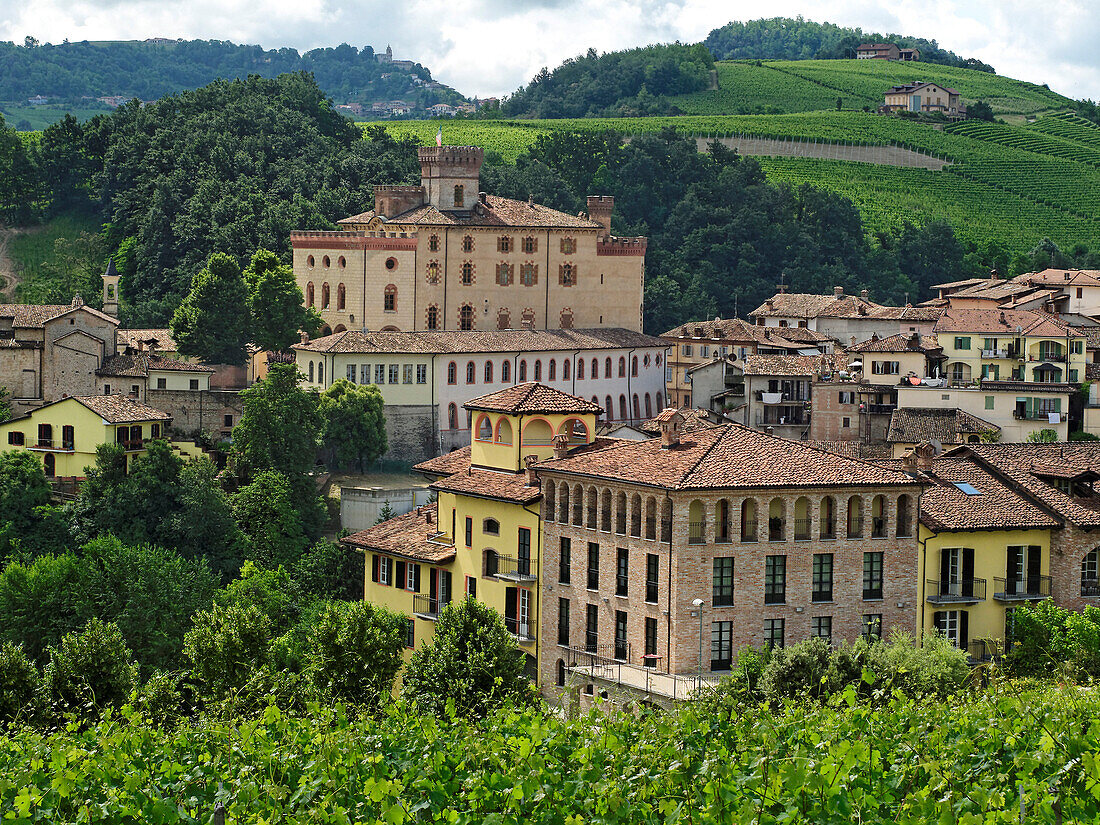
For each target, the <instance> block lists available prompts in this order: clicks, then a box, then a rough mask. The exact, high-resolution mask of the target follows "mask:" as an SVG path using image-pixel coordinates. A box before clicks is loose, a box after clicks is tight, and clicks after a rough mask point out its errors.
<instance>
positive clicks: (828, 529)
mask: <svg viewBox="0 0 1100 825" xmlns="http://www.w3.org/2000/svg"><path fill="white" fill-rule="evenodd" d="M818 518H819V522H820V526H821V530H820V533H821V538H823V539H835V538H836V500H835V499H834V498H833V497H832V496H825V497H824V498H823V499H821V507H820V508H819V513H818Z"/></svg>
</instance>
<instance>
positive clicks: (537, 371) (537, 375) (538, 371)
mask: <svg viewBox="0 0 1100 825" xmlns="http://www.w3.org/2000/svg"><path fill="white" fill-rule="evenodd" d="M535 380H536V381H541V380H542V361H541V360H540V359H538V358H536V359H535Z"/></svg>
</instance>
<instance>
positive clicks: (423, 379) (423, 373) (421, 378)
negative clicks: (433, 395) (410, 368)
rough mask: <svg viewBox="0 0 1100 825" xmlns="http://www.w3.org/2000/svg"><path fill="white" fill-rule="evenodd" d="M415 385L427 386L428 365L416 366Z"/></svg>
mask: <svg viewBox="0 0 1100 825" xmlns="http://www.w3.org/2000/svg"><path fill="white" fill-rule="evenodd" d="M416 383H417V384H427V383H428V365H427V364H417V365H416Z"/></svg>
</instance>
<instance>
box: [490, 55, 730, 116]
mask: <svg viewBox="0 0 1100 825" xmlns="http://www.w3.org/2000/svg"><path fill="white" fill-rule="evenodd" d="M713 68H714V59H713V58H712V57H711V56H710V52H708V51H707V50H706V49H705V48H704V47H703V46H701V45H699V44H696V45H694V46H685V45H682V44H680V43H671V44H664V45H655V46H645V47H644V48H640V49H629V50H627V51H622V52H608V53H605V54H603V55H598V54H596V50H595V49H589V50H588V53H587V54H585V55H584V56H581V57H576V58H573V59H571V60H566V61H565V62H564V63H563V64H562V65H560V66H558V68H556V69H554V71H552V72H551V71H548V70H547V69H545V68H543V69H542V70H541V71H540V72H539V73H538V74H537V75H535V77H534V79H532V80H531V82H530V83H529V84H527V86H525V87H523V88H521V89H519V90H517V91H516V93H515V94H513V95H511V96H510V97H509V98H508V99H507V100H505V101H504V103H503V104H501V112H502V113H503V114H505V115H507V116H509V117H540V118H555V117H600V116H618V117H634V116H643V115H654V114H670V113H674V111H673V109H672V107H670V105H669V103H668V101H667V100H665V98H667V97H669V96H672V95H682V94H688V93H689V92H698V91H702V90H703V89H706V88H707V87H708V85H709V84H710V72H711V70H712V69H713Z"/></svg>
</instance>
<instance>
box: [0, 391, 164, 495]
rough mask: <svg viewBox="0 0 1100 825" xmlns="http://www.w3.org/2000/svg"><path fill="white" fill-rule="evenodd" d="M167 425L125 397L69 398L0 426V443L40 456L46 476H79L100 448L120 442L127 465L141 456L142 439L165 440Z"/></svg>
mask: <svg viewBox="0 0 1100 825" xmlns="http://www.w3.org/2000/svg"><path fill="white" fill-rule="evenodd" d="M170 422H171V417H170V416H168V415H167V414H166V413H163V412H161V411H160V410H157V409H154V408H153V407H150V406H148V405H147V404H142V403H141V402H140V401H136V400H135V399H133V398H130V397H128V396H125V395H90V396H74V397H72V398H64V399H62V400H60V401H54V402H53V403H52V404H46V405H45V406H44V407H39V408H38V409H36V410H32V411H31V412H29V413H27V414H26V415H23V416H20V417H19V418H13V419H11V420H10V421H5V422H4V423H3V424H0V445H3V449H5V450H23V449H26V450H30V451H31V452H32V453H35V454H37V455H39V456H41V458H42V466H43V467H44V468H45V471H46V475H47V476H49V477H51V478H54V477H56V478H68V479H73V478H84V477H85V476H86V475H87V473H86V472H85V468H86V467H90V466H92V465H94V464H95V457H96V456H95V451H96V447H98V446H99V445H100V444H104V443H109V442H116V443H118V444H122V445H123V446H124V447H125V449H126V454H127V462H129V461H130V460H131V459H132V457H133V456H135V455H140V454H141V453H143V452H145V441H146V440H148V439H151V438H163V437H166V436H167V428H168V425H169V423H170Z"/></svg>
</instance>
